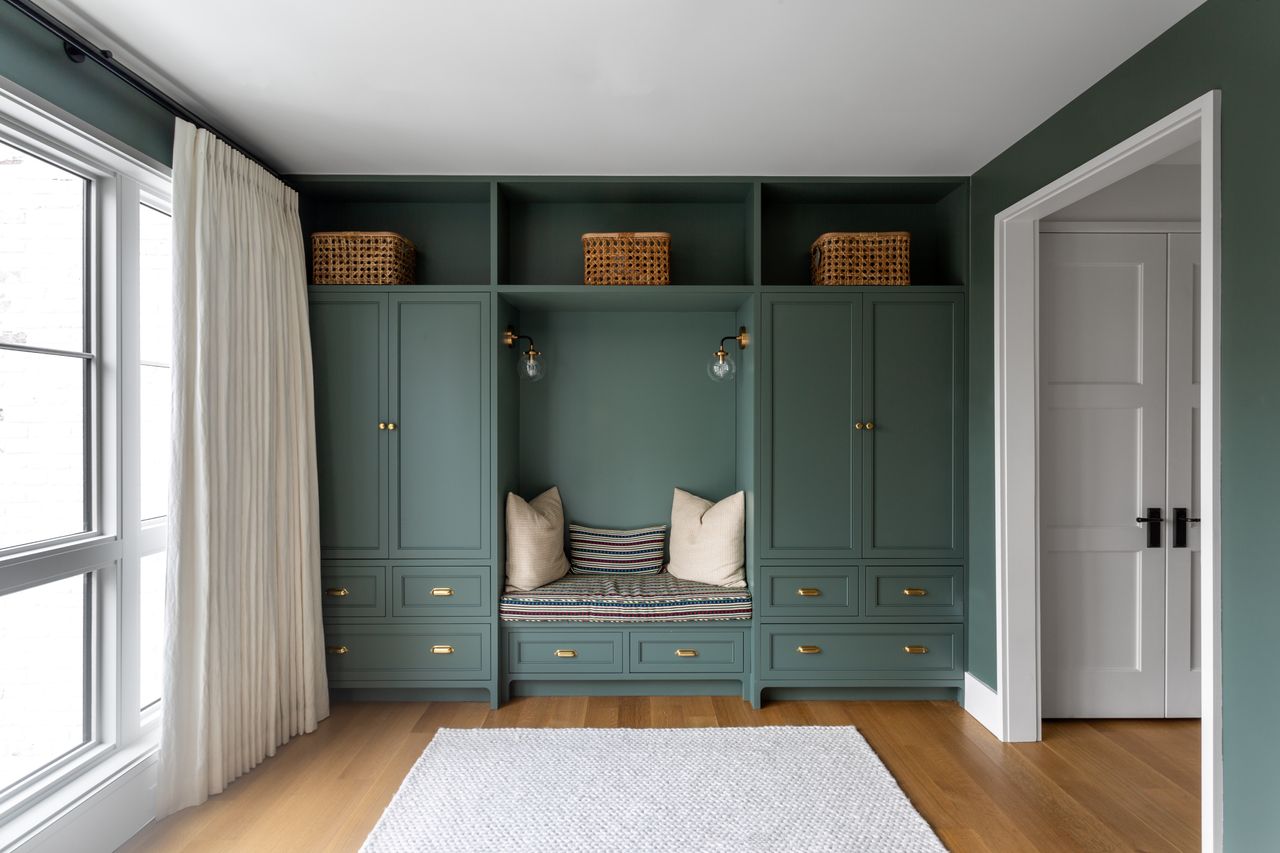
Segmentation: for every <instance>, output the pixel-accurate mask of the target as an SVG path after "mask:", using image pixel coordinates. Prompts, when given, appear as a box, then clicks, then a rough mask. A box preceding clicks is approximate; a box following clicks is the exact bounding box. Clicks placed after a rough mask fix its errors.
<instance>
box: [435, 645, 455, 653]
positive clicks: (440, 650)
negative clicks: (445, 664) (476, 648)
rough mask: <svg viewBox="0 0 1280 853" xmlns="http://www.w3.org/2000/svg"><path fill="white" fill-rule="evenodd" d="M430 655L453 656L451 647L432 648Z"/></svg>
mask: <svg viewBox="0 0 1280 853" xmlns="http://www.w3.org/2000/svg"><path fill="white" fill-rule="evenodd" d="M431 654H433V655H451V654H453V646H432V647H431Z"/></svg>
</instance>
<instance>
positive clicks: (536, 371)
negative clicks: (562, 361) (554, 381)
mask: <svg viewBox="0 0 1280 853" xmlns="http://www.w3.org/2000/svg"><path fill="white" fill-rule="evenodd" d="M516 374H517V375H518V376H519V377H520V378H521V379H523V380H525V381H526V382H541V381H542V380H543V379H545V378H546V376H547V357H546V356H545V355H543V354H542V353H536V354H534V355H529V354H528V353H521V354H520V358H519V359H517V360H516Z"/></svg>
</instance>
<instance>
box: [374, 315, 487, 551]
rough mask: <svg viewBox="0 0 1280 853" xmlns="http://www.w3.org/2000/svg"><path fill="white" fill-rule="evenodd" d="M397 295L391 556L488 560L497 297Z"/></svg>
mask: <svg viewBox="0 0 1280 853" xmlns="http://www.w3.org/2000/svg"><path fill="white" fill-rule="evenodd" d="M391 300H392V301H391V313H392V317H391V341H392V353H393V358H392V381H391V411H392V413H393V414H392V420H393V421H394V422H395V424H396V429H395V430H394V431H393V433H392V434H391V437H390V444H391V471H392V476H393V482H392V488H391V519H392V534H391V556H393V557H432V558H459V557H461V558H471V559H485V558H488V557H489V555H490V549H491V539H492V536H491V535H490V530H489V519H490V512H491V508H490V506H489V504H490V501H489V494H490V487H489V481H490V474H489V471H490V440H489V436H490V424H489V411H490V406H491V405H492V398H493V393H492V389H491V379H490V375H489V357H490V356H489V353H490V352H491V350H492V349H493V345H492V341H491V340H490V328H489V302H488V296H487V295H474V296H473V295H469V294H439V295H413V296H393V297H391Z"/></svg>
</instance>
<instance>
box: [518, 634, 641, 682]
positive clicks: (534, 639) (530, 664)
mask: <svg viewBox="0 0 1280 853" xmlns="http://www.w3.org/2000/svg"><path fill="white" fill-rule="evenodd" d="M622 651H623V649H622V634H620V633H612V632H605V631H602V632H599V633H596V632H594V631H557V632H555V633H550V632H548V633H541V632H537V633H535V632H519V631H513V632H512V633H511V634H509V635H508V636H507V669H508V670H510V671H511V672H622Z"/></svg>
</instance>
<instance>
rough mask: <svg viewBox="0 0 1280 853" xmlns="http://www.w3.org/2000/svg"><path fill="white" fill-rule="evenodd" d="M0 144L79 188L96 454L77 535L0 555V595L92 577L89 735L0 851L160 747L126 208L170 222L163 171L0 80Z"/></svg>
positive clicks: (35, 782)
mask: <svg viewBox="0 0 1280 853" xmlns="http://www.w3.org/2000/svg"><path fill="white" fill-rule="evenodd" d="M0 140H2V141H4V142H6V143H8V144H10V145H13V146H15V147H18V148H21V149H23V150H26V151H29V152H31V153H32V154H35V155H38V156H40V157H41V158H44V159H46V160H48V161H49V162H51V163H53V164H55V165H57V166H59V167H61V168H65V169H68V170H69V171H72V172H74V173H76V174H79V175H82V176H84V177H86V178H88V179H89V180H90V181H91V182H92V189H91V191H90V196H89V197H90V208H89V218H90V227H89V229H88V232H89V243H88V248H87V251H88V253H89V258H90V263H89V264H88V267H89V272H90V275H89V279H88V282H87V287H86V297H87V298H88V300H89V306H88V310H87V312H86V316H87V318H88V322H89V324H90V328H89V335H88V338H87V339H88V341H89V342H90V351H91V352H93V353H94V354H95V359H94V360H95V362H96V364H95V369H94V376H95V377H96V381H95V382H93V383H92V384H93V385H94V386H95V387H94V388H93V390H92V392H91V394H90V395H89V399H90V401H91V402H90V412H89V423H90V424H91V426H90V429H91V433H90V435H91V436H93V437H95V438H96V442H95V441H90V442H89V446H90V448H91V451H90V457H89V458H88V459H87V460H86V473H87V474H88V476H89V479H90V486H89V489H88V497H89V501H90V503H91V505H92V509H91V511H90V513H89V517H90V519H91V523H90V525H89V527H90V529H89V530H88V531H86V532H83V533H78V534H73V535H70V536H65V537H61V538H58V539H54V540H50V541H46V542H41V543H38V544H37V545H34V546H30V545H29V546H21V547H18V548H10V549H6V550H5V551H0V595H3V594H6V593H10V592H16V591H18V590H22V589H26V588H29V587H33V586H38V585H40V584H44V583H48V582H50V581H54V580H58V579H61V578H66V577H72V576H77V575H82V574H86V573H92V574H93V575H94V580H95V605H96V608H95V609H96V612H95V613H94V614H93V616H92V619H91V625H92V633H93V637H92V643H91V646H92V650H93V651H92V653H91V655H90V663H91V666H92V669H93V678H92V680H91V684H92V691H91V692H92V696H91V698H90V704H91V708H92V717H93V724H92V729H91V730H92V735H91V737H90V742H89V743H87V744H85V745H84V746H82V747H80V748H78V749H76V750H73V751H72V752H71V753H69V754H67V755H66V756H63V757H62V758H61V759H59V760H58V761H56V762H54V763H52V764H50V765H48V766H47V767H45V768H43V769H42V770H40V771H38V772H37V773H36V774H33V775H32V776H31V777H28V779H27V780H25V781H24V783H23V784H22V785H21V786H20V787H16V788H14V789H13V790H12V791H11V792H9V793H7V794H6V795H5V797H4V798H3V799H0V849H8V847H9V845H10V844H13V845H15V846H16V845H20V844H23V843H26V842H27V841H31V840H32V839H36V840H37V843H38V839H39V837H40V836H41V835H42V833H45V832H46V831H48V830H49V829H50V827H51V826H53V825H54V823H55V822H56V821H58V820H59V819H60V818H66V817H68V816H69V815H70V814H71V813H72V812H74V811H75V810H77V809H82V808H85V807H86V804H88V803H89V801H90V799H91V798H92V797H93V796H94V794H95V792H101V791H103V790H105V788H106V786H109V785H114V784H117V783H118V782H119V781H120V780H121V779H123V778H125V776H126V775H130V774H131V775H134V776H136V775H137V771H138V769H139V768H140V767H145V766H149V765H151V764H153V763H154V754H155V752H156V751H157V749H158V747H159V722H160V709H159V707H158V706H157V705H152V706H150V707H148V708H146V709H141V708H140V707H139V705H140V701H139V698H140V697H139V692H140V663H141V642H140V616H141V612H140V606H141V605H140V592H141V585H140V578H141V574H140V561H141V558H142V557H143V556H144V555H146V554H152V553H156V552H159V551H162V550H164V548H165V520H164V519H156V520H153V521H152V522H150V523H148V524H147V525H146V526H145V527H144V525H143V524H142V520H141V439H140V429H141V412H140V405H141V366H140V350H139V338H140V325H141V323H140V313H139V308H140V304H139V271H140V263H139V257H138V248H139V205H140V204H141V203H144V202H145V203H147V204H149V205H151V206H153V207H156V208H158V209H161V210H163V211H165V212H171V210H172V201H171V198H172V189H171V173H170V170H169V169H168V168H167V167H165V166H163V165H162V164H159V163H156V162H154V161H151V160H149V159H148V158H146V157H145V156H144V155H141V154H138V153H136V152H133V151H132V150H131V149H129V148H128V146H126V145H124V144H122V143H119V142H118V141H116V140H113V139H111V138H110V137H107V136H105V135H103V134H102V133H101V132H100V131H97V130H94V129H92V128H90V127H88V126H87V125H85V124H83V123H81V122H79V121H78V120H76V119H74V118H73V117H70V116H68V115H67V114H65V113H63V112H62V111H61V110H59V109H57V108H56V107H53V106H51V105H49V104H47V103H46V102H44V101H42V100H41V99H40V98H38V97H37V96H34V95H32V94H31V93H29V92H26V91H25V90H23V89H22V88H21V87H19V86H17V85H16V84H13V83H11V82H10V81H7V80H5V79H4V78H0ZM135 829H136V827H135ZM62 834H63V835H65V833H62ZM129 834H132V832H130V833H129ZM99 840H101V839H99ZM112 846H114V845H112Z"/></svg>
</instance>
